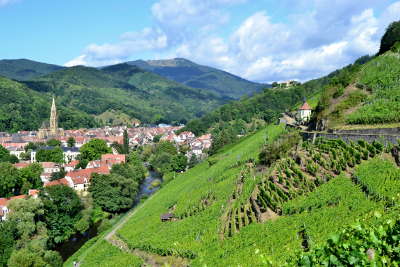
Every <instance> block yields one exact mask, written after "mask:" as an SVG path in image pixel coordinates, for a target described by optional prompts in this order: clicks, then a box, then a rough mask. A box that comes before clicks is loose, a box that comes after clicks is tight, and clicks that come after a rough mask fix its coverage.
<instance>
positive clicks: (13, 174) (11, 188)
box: [0, 162, 21, 197]
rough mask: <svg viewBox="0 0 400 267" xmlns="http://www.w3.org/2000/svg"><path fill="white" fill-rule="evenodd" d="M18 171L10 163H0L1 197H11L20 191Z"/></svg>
mask: <svg viewBox="0 0 400 267" xmlns="http://www.w3.org/2000/svg"><path fill="white" fill-rule="evenodd" d="M20 186H21V183H20V177H19V172H18V170H17V169H16V168H15V167H14V166H13V165H11V164H10V163H7V162H3V163H0V196H2V197H10V196H12V195H13V194H14V193H18V192H19V190H20Z"/></svg>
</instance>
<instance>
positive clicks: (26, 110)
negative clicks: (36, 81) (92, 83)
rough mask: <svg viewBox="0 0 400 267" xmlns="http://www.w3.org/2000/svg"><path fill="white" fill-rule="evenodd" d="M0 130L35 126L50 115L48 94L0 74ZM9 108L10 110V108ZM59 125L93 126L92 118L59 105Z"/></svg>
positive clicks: (67, 126)
mask: <svg viewBox="0 0 400 267" xmlns="http://www.w3.org/2000/svg"><path fill="white" fill-rule="evenodd" d="M0 94H1V96H2V97H1V99H0V131H9V132H16V131H18V130H37V129H38V128H39V127H40V126H41V125H42V123H43V121H45V120H47V119H48V118H49V117H50V103H51V98H50V96H48V95H45V94H42V93H39V92H35V91H33V90H31V89H29V88H27V87H26V86H25V85H23V84H21V83H18V82H15V81H11V80H9V79H6V78H3V77H1V76H0ZM10 111H12V112H10ZM59 118H60V122H59V124H60V127H64V128H79V127H82V126H85V127H93V126H96V125H97V124H96V123H95V122H94V119H93V118H91V117H89V116H88V115H85V114H84V113H82V112H79V111H77V110H74V109H70V108H64V107H60V106H59Z"/></svg>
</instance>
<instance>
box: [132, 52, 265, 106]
mask: <svg viewBox="0 0 400 267" xmlns="http://www.w3.org/2000/svg"><path fill="white" fill-rule="evenodd" d="M127 64H130V65H135V66H138V67H139V68H142V69H145V70H148V71H151V72H153V73H156V74H158V75H161V76H163V77H165V78H168V79H170V80H174V81H176V82H179V83H182V84H184V85H187V86H190V87H194V88H199V89H206V90H209V91H212V92H214V93H216V94H218V95H220V96H222V97H229V98H234V99H239V98H240V97H241V96H243V95H252V94H254V93H255V92H259V91H260V90H261V89H263V88H265V87H269V85H265V84H260V83H255V82H251V81H248V80H245V79H243V78H240V77H238V76H235V75H233V74H231V73H228V72H226V71H222V70H219V69H216V68H212V67H208V66H203V65H199V64H196V63H194V62H192V61H190V60H187V59H184V58H174V59H166V60H147V61H144V60H136V61H129V62H127Z"/></svg>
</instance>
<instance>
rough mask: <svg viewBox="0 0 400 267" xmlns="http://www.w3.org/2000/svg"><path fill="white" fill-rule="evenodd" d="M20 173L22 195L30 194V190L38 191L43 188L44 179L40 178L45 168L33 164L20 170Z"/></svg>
mask: <svg viewBox="0 0 400 267" xmlns="http://www.w3.org/2000/svg"><path fill="white" fill-rule="evenodd" d="M18 172H19V186H21V189H20V193H21V194H28V192H29V189H38V188H41V187H42V186H43V182H42V179H41V178H40V175H41V174H42V172H43V168H42V166H41V165H40V164H38V163H32V164H30V165H29V166H27V167H25V168H22V169H20V170H18Z"/></svg>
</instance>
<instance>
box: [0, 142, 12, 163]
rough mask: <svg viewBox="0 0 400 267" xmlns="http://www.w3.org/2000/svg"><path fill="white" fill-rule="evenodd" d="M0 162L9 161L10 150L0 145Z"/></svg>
mask: <svg viewBox="0 0 400 267" xmlns="http://www.w3.org/2000/svg"><path fill="white" fill-rule="evenodd" d="M0 162H10V151H8V150H7V149H5V148H4V147H3V146H2V145H0Z"/></svg>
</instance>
